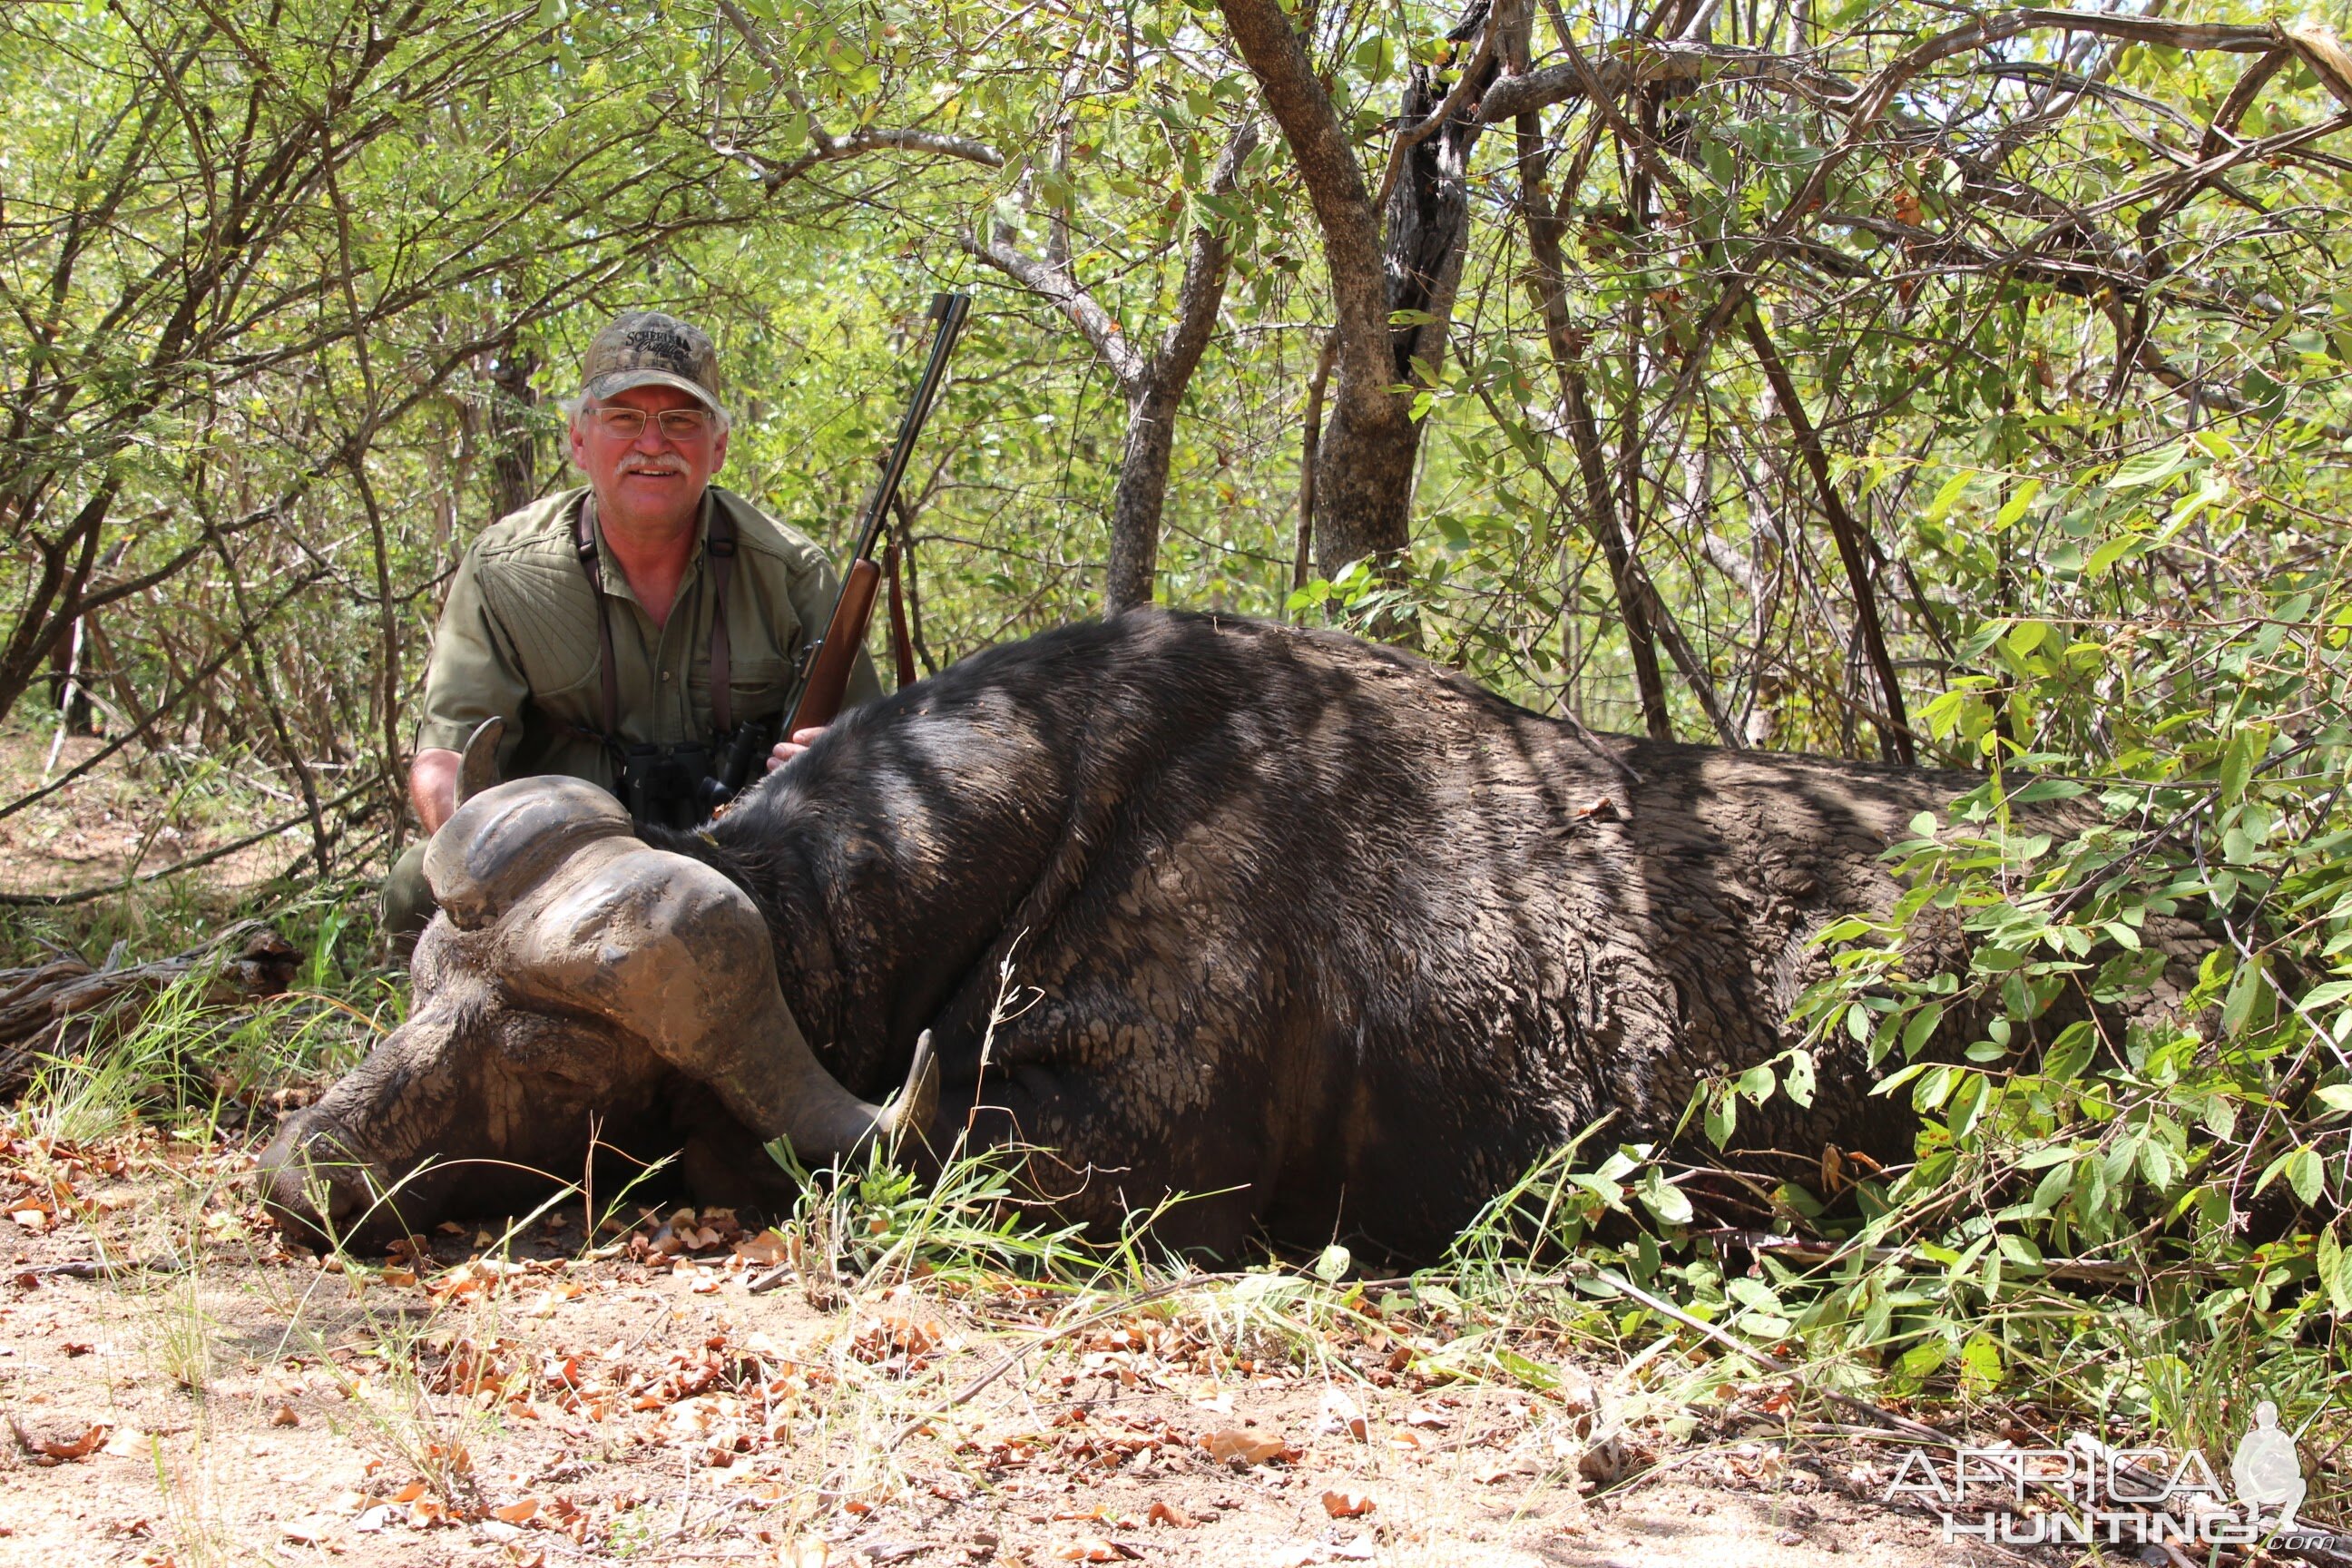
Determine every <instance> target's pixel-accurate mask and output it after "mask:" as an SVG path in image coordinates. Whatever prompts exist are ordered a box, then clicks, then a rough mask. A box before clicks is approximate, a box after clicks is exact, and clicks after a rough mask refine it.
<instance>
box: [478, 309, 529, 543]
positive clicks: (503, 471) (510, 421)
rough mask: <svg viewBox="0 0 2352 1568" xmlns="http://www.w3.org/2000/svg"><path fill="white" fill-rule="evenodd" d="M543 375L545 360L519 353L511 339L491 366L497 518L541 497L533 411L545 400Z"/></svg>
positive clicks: (492, 471)
mask: <svg viewBox="0 0 2352 1568" xmlns="http://www.w3.org/2000/svg"><path fill="white" fill-rule="evenodd" d="M538 369H539V355H538V354H537V353H533V352H532V351H531V350H530V349H526V348H521V347H518V346H517V345H516V343H515V342H514V338H513V335H512V334H511V333H509V335H508V337H507V340H506V342H503V343H501V344H500V345H499V350H498V353H497V356H496V357H495V358H493V359H492V360H491V361H490V367H489V381H490V386H491V389H492V390H491V393H490V409H489V419H488V422H487V423H488V427H489V442H490V493H491V495H492V497H493V499H494V501H495V504H496V509H497V510H495V511H493V512H492V514H491V515H492V516H494V517H504V516H506V515H507V514H508V513H509V512H514V511H520V510H522V509H523V508H525V507H527V506H529V505H530V503H531V502H532V501H533V500H536V499H537V498H538V495H539V485H538V475H537V469H538V460H537V459H538V452H537V450H536V443H535V441H534V438H533V433H532V430H531V419H530V415H531V410H532V409H534V408H536V407H537V406H538V405H539V394H538V392H537V391H536V390H535V389H534V388H533V387H532V386H531V384H530V378H531V376H532V374H534V373H536V372H537V371H538Z"/></svg>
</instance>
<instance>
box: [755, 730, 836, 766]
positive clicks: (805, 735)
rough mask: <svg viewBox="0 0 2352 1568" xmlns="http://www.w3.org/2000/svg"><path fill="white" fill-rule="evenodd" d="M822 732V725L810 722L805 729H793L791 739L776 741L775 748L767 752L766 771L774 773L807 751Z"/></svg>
mask: <svg viewBox="0 0 2352 1568" xmlns="http://www.w3.org/2000/svg"><path fill="white" fill-rule="evenodd" d="M822 734H824V725H822V724H812V725H811V726H809V728H807V729H805V730H795V731H793V738H792V739H791V740H789V741H779V742H776V749H775V750H774V751H772V752H769V753H768V771H769V772H770V773H774V772H775V771H776V770H777V769H778V768H781V767H782V766H783V765H784V764H785V763H789V762H791V761H792V760H793V758H794V757H797V756H799V755H800V754H801V753H802V752H805V751H807V750H808V749H809V745H810V743H811V742H814V740H815V739H816V738H817V737H818V736H819V735H822Z"/></svg>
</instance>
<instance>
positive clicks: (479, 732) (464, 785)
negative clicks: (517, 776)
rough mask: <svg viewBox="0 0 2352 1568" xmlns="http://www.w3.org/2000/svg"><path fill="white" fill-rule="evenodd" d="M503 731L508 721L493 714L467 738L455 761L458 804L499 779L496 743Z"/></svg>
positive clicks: (503, 736)
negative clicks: (464, 747) (462, 750)
mask: <svg viewBox="0 0 2352 1568" xmlns="http://www.w3.org/2000/svg"><path fill="white" fill-rule="evenodd" d="M506 733H507V721H505V720H504V719H501V718H499V716H498V715H497V714H495V713H493V714H491V715H490V716H489V717H488V718H487V719H485V720H483V721H481V722H480V723H478V724H477V725H475V726H474V732H473V733H472V734H470V735H468V736H467V737H466V750H465V752H464V753H463V756H462V760H461V761H459V763H457V804H458V805H465V804H466V803H467V801H469V800H471V799H473V798H474V797H475V796H476V795H479V794H481V793H482V792H483V791H484V790H486V789H488V788H489V787H490V786H491V785H492V784H496V783H498V782H499V742H500V741H502V740H504V739H506Z"/></svg>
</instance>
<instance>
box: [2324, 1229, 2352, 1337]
mask: <svg viewBox="0 0 2352 1568" xmlns="http://www.w3.org/2000/svg"><path fill="white" fill-rule="evenodd" d="M2317 1261H2318V1264H2319V1280H2320V1283H2321V1284H2323V1285H2325V1286H2326V1287H2327V1300H2328V1301H2329V1302H2330V1303H2331V1304H2333V1305H2334V1307H2335V1309H2336V1316H2337V1317H2339V1318H2344V1317H2352V1265H2347V1261H2346V1258H2345V1256H2344V1248H2343V1247H2341V1246H2339V1245H2338V1244H2337V1242H2336V1227H2335V1226H2328V1227H2327V1228H2326V1229H2324V1230H2322V1231H2321V1232H2320V1233H2319V1256H2318V1259H2317Z"/></svg>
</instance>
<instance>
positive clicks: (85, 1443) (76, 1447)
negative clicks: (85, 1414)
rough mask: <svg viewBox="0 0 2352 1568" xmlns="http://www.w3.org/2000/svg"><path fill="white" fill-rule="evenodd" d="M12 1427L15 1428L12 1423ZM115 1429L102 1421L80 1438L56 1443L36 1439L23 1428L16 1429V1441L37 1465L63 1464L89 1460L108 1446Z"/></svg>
mask: <svg viewBox="0 0 2352 1568" xmlns="http://www.w3.org/2000/svg"><path fill="white" fill-rule="evenodd" d="M10 1425H11V1426H15V1423H14V1422H13V1421H12V1422H11V1423H10ZM113 1430H114V1428H113V1427H111V1426H108V1425H107V1424H106V1423H105V1422H103V1421H101V1422H100V1423H98V1424H97V1425H96V1426H92V1427H90V1428H89V1430H88V1431H87V1432H84V1433H83V1434H82V1435H81V1436H79V1437H68V1438H66V1439H65V1440H64V1441H62V1442H59V1441H55V1440H52V1439H50V1438H47V1437H36V1436H33V1435H32V1434H31V1433H29V1432H27V1431H26V1430H25V1429H24V1428H23V1427H22V1426H17V1427H16V1441H17V1443H18V1445H19V1446H21V1447H23V1448H24V1450H25V1452H26V1456H27V1457H29V1458H31V1459H32V1461H33V1463H35V1464H37V1465H57V1464H63V1463H65V1462H66V1461H68V1460H71V1459H87V1458H89V1457H90V1456H91V1455H92V1454H95V1453H97V1452H98V1451H99V1449H100V1448H102V1447H105V1446H106V1435H107V1434H108V1433H109V1432H111V1431H113Z"/></svg>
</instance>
